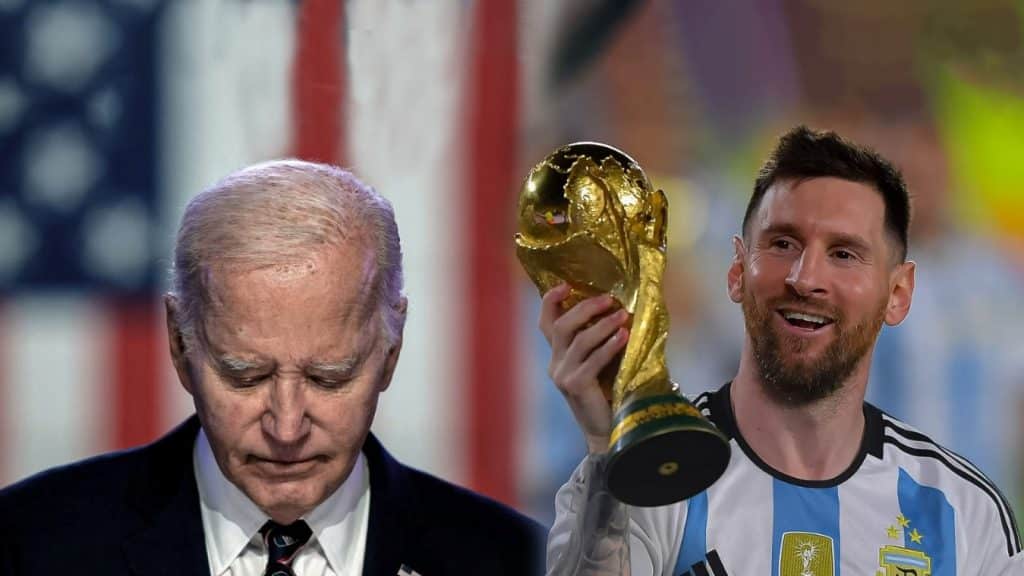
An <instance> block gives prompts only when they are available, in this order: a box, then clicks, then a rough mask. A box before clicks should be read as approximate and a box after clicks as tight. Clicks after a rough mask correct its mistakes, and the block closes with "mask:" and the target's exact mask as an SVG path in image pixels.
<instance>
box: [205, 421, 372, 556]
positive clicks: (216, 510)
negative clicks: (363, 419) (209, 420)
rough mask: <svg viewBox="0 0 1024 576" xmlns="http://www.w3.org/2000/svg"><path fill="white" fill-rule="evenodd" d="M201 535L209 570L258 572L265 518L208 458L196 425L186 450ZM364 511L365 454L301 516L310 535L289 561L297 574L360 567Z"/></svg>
mask: <svg viewBox="0 0 1024 576" xmlns="http://www.w3.org/2000/svg"><path fill="white" fill-rule="evenodd" d="M192 461H193V464H194V469H195V475H196V484H197V485H198V487H199V503H200V508H201V511H202V518H203V534H204V535H205V538H206V557H207V560H208V561H209V563H210V573H211V574H213V575H214V576H261V575H262V574H263V570H264V569H265V568H266V566H267V550H266V549H265V548H264V546H263V539H262V537H261V536H260V534H259V529H260V528H261V527H262V526H263V524H264V523H266V521H267V520H269V519H270V518H269V517H268V516H267V515H266V514H264V513H263V511H262V510H260V509H259V507H257V506H256V504H254V503H253V502H252V500H250V499H249V498H248V497H247V496H246V495H245V494H244V493H243V492H242V491H241V490H239V489H238V487H237V486H235V485H234V484H232V483H231V482H230V481H229V480H228V479H227V478H226V477H224V474H223V472H221V469H220V467H219V466H218V465H217V461H216V460H215V459H214V456H213V451H212V450H211V448H210V442H209V439H207V437H206V433H205V432H204V431H203V430H202V429H200V430H199V435H198V436H197V437H196V444H195V449H194V450H193V452H192ZM369 511H370V478H369V470H367V468H366V458H365V456H363V454H362V453H360V454H359V457H358V458H357V459H356V464H355V466H354V467H353V468H352V473H351V474H349V476H348V478H347V479H346V480H345V482H344V483H343V484H342V485H341V486H339V487H338V489H337V490H335V491H334V493H333V494H331V495H330V496H329V497H328V498H327V499H326V500H324V501H323V502H321V503H320V505H319V506H317V507H316V508H314V509H313V511H312V512H310V513H309V514H308V515H306V516H304V517H303V518H302V519H303V520H305V521H306V523H307V524H309V527H310V528H311V529H312V530H313V535H312V536H311V537H310V539H309V543H307V544H306V545H305V546H304V547H303V548H302V550H300V551H299V553H298V555H297V556H296V557H295V560H294V561H293V562H292V569H293V570H294V571H295V574H296V575H297V576H359V575H360V574H362V572H363V556H364V553H365V549H366V529H367V524H368V521H369Z"/></svg>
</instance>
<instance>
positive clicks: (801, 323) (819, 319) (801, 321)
mask: <svg viewBox="0 0 1024 576" xmlns="http://www.w3.org/2000/svg"><path fill="white" fill-rule="evenodd" d="M778 313H779V316H781V317H782V320H783V321H785V322H786V323H787V324H789V325H790V326H793V327H794V328H799V329H801V330H806V331H808V332H816V331H818V330H821V329H822V328H825V327H827V326H830V325H832V324H833V323H835V320H834V319H832V318H830V317H828V316H823V315H820V314H811V313H808V312H799V311H796V310H779V311H778Z"/></svg>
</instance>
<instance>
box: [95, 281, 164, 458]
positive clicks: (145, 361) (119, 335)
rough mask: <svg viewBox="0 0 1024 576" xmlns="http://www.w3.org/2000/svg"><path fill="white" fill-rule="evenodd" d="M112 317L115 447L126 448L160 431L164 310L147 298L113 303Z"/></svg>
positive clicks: (111, 306)
mask: <svg viewBox="0 0 1024 576" xmlns="http://www.w3.org/2000/svg"><path fill="white" fill-rule="evenodd" d="M106 306H107V314H108V315H109V316H110V318H112V319H113V327H114V330H113V334H112V337H113V340H112V342H111V346H110V348H111V349H110V354H111V359H110V362H111V365H112V367H113V369H114V372H113V387H114V390H113V391H112V392H113V393H112V395H111V396H112V398H113V400H114V403H115V410H114V421H113V423H112V425H113V435H112V438H111V441H112V445H113V446H112V447H113V448H118V449H120V448H128V447H131V446H138V445H140V444H144V443H146V442H149V441H151V440H154V439H155V438H156V437H157V436H158V435H159V433H160V432H161V428H160V424H161V423H162V421H163V418H162V417H161V414H160V405H159V403H160V397H159V394H160V386H161V384H162V379H163V370H161V368H162V366H163V356H162V354H161V350H160V349H159V342H160V334H159V330H160V329H161V326H162V323H161V322H160V315H161V314H162V312H161V311H159V310H158V309H157V308H156V307H155V306H154V305H153V303H152V302H151V301H150V300H149V299H148V298H147V299H140V300H136V301H123V300H122V301H110V302H107V303H106Z"/></svg>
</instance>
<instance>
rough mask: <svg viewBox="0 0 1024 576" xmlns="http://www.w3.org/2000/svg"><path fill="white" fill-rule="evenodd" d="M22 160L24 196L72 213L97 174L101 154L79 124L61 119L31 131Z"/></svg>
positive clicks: (96, 177)
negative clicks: (61, 120)
mask: <svg viewBox="0 0 1024 576" xmlns="http://www.w3.org/2000/svg"><path fill="white" fill-rule="evenodd" d="M24 156H25V160H24V161H23V164H22V171H23V178H24V182H25V193H26V199H27V200H29V201H30V202H32V203H34V204H36V205H41V206H45V207H48V208H50V209H52V210H54V211H57V212H62V213H71V212H74V211H75V210H77V209H78V208H79V206H80V205H81V204H82V202H83V200H84V198H85V196H86V194H87V193H88V191H89V188H91V187H92V185H93V184H94V183H95V182H96V181H97V180H98V179H99V178H100V176H101V170H102V166H101V164H102V163H103V160H104V158H103V157H102V156H101V155H100V153H99V152H98V151H97V150H96V149H95V147H94V146H93V144H92V142H90V140H89V138H88V136H87V134H86V133H85V131H84V130H83V129H82V127H81V126H80V125H79V124H78V123H77V122H74V121H64V122H60V123H56V124H55V125H52V126H47V127H44V128H41V129H38V130H36V131H35V132H32V133H31V134H30V135H29V137H28V141H27V142H26V144H25V155H24Z"/></svg>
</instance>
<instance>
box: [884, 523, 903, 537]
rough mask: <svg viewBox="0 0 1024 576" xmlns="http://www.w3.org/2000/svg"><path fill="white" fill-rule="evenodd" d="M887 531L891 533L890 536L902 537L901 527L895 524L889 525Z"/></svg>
mask: <svg viewBox="0 0 1024 576" xmlns="http://www.w3.org/2000/svg"><path fill="white" fill-rule="evenodd" d="M885 533H886V534H888V535H889V538H892V539H893V540H897V539H899V537H900V529H899V528H897V527H895V526H889V527H888V528H886V529H885Z"/></svg>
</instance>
